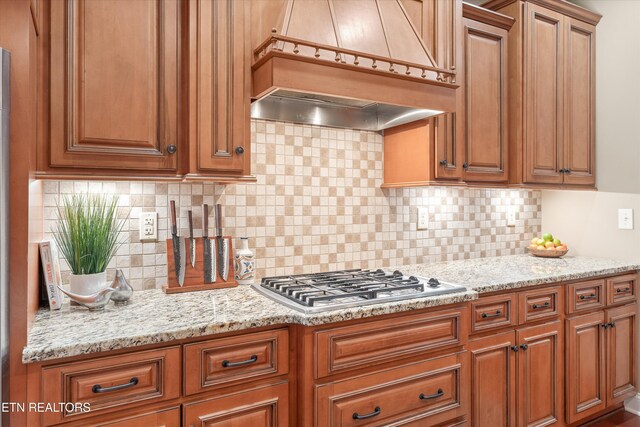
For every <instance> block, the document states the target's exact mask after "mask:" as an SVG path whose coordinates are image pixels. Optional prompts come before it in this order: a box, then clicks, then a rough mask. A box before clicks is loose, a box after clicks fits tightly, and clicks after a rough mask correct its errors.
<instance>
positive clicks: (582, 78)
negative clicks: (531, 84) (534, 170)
mask: <svg viewBox="0 0 640 427" xmlns="http://www.w3.org/2000/svg"><path fill="white" fill-rule="evenodd" d="M595 32H596V28H595V27H594V26H593V25H589V24H586V23H584V22H582V21H578V20H576V19H573V18H569V17H566V18H565V36H564V37H565V51H564V55H565V77H566V80H565V96H564V99H565V112H564V130H565V137H564V168H565V169H566V170H567V172H565V174H564V182H565V183H567V184H584V185H595V170H594V168H595V155H596V153H595V120H596V116H595V87H596V83H595V63H596V61H595V53H596V40H595Z"/></svg>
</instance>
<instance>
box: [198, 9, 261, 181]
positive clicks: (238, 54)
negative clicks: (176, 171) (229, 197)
mask: <svg viewBox="0 0 640 427" xmlns="http://www.w3.org/2000/svg"><path fill="white" fill-rule="evenodd" d="M249 6H250V3H249V2H248V1H234V0H217V1H211V0H192V1H190V3H189V16H190V19H189V20H190V23H191V26H190V29H189V37H190V41H189V45H190V47H191V56H190V66H189V70H190V76H189V82H190V99H189V102H190V112H191V114H190V137H189V139H190V142H191V144H190V147H191V153H192V156H191V157H190V167H189V172H190V174H189V175H187V176H188V177H193V178H195V177H198V176H202V175H204V176H205V177H207V178H208V176H209V175H211V174H214V175H217V176H218V177H219V178H225V177H231V179H232V178H233V177H234V176H235V177H238V176H246V175H249V168H250V166H251V162H250V149H251V132H250V121H249V107H250V101H251V100H250V97H249V96H248V94H249V93H250V90H251V75H250V71H251V63H250V45H249V32H248V25H247V19H248V17H249Z"/></svg>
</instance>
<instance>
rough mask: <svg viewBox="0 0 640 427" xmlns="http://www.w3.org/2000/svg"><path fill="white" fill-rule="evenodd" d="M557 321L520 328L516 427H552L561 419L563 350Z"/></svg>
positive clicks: (517, 335)
mask: <svg viewBox="0 0 640 427" xmlns="http://www.w3.org/2000/svg"><path fill="white" fill-rule="evenodd" d="M562 337H563V331H562V326H561V322H560V321H559V320H558V321H555V322H552V323H546V324H543V325H538V326H529V327H525V328H520V329H518V330H517V332H516V338H517V343H518V346H519V348H520V349H519V351H518V355H517V361H518V362H517V366H518V367H517V372H518V425H519V426H521V427H523V426H527V427H528V426H540V425H553V424H555V423H558V422H561V420H562V415H561V414H562V401H563V398H564V384H563V383H564V381H563V379H564V367H563V361H564V351H563V339H562Z"/></svg>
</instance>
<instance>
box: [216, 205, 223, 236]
mask: <svg viewBox="0 0 640 427" xmlns="http://www.w3.org/2000/svg"><path fill="white" fill-rule="evenodd" d="M216 234H217V235H218V236H222V205H221V204H219V203H218V204H217V205H216Z"/></svg>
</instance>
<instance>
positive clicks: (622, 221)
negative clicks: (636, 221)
mask: <svg viewBox="0 0 640 427" xmlns="http://www.w3.org/2000/svg"><path fill="white" fill-rule="evenodd" d="M618 228H619V229H620V230H633V209H618Z"/></svg>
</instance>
